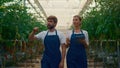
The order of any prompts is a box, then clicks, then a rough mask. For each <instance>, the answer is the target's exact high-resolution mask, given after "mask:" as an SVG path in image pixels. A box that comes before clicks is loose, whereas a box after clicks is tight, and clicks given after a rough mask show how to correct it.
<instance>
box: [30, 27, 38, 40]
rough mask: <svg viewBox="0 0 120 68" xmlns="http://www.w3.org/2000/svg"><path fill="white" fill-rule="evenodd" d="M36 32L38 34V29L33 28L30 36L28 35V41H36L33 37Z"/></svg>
mask: <svg viewBox="0 0 120 68" xmlns="http://www.w3.org/2000/svg"><path fill="white" fill-rule="evenodd" d="M36 32H38V27H35V28H34V29H33V31H32V32H31V33H30V35H29V40H30V41H33V40H36V39H37V38H36V37H35V36H34V35H35V33H36Z"/></svg>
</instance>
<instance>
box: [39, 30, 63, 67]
mask: <svg viewBox="0 0 120 68" xmlns="http://www.w3.org/2000/svg"><path fill="white" fill-rule="evenodd" d="M55 32H56V35H48V33H49V31H48V32H47V34H46V36H45V39H44V45H45V51H44V54H43V58H42V61H41V68H58V67H59V63H60V61H61V53H60V49H59V48H60V40H59V37H58V35H57V31H56V30H55Z"/></svg>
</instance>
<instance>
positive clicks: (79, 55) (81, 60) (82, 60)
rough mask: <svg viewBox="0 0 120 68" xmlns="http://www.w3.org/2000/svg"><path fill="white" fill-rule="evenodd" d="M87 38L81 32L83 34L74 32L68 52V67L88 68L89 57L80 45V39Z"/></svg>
mask: <svg viewBox="0 0 120 68" xmlns="http://www.w3.org/2000/svg"><path fill="white" fill-rule="evenodd" d="M80 38H85V35H84V34H83V32H82V31H81V34H74V30H73V32H72V35H71V39H70V47H69V50H68V52H67V67H68V68H87V56H86V51H85V47H84V45H83V44H82V43H80V41H79V39H80Z"/></svg>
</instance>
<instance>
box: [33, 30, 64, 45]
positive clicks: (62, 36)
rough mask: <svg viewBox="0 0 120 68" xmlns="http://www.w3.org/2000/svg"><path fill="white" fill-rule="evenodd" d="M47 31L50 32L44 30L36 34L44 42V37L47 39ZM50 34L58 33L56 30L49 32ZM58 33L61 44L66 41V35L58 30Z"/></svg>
mask: <svg viewBox="0 0 120 68" xmlns="http://www.w3.org/2000/svg"><path fill="white" fill-rule="evenodd" d="M47 32H48V30H47V31H42V32H40V33H38V34H37V35H35V37H36V38H37V39H38V40H42V42H44V39H45V36H46V34H47ZM48 35H56V31H53V32H48ZM57 35H58V37H59V40H60V44H64V43H66V37H65V35H64V34H63V33H62V32H60V31H57ZM43 44H44V43H43Z"/></svg>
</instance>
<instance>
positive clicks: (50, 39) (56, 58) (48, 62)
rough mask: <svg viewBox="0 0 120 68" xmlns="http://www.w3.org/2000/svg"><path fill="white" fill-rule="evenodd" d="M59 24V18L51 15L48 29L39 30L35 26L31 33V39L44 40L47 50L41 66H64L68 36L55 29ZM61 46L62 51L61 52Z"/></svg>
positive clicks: (45, 67) (59, 67)
mask: <svg viewBox="0 0 120 68" xmlns="http://www.w3.org/2000/svg"><path fill="white" fill-rule="evenodd" d="M56 25H57V18H56V17H55V16H49V17H48V18H47V28H48V30H47V31H42V32H40V33H38V34H37V35H35V33H36V32H38V27H35V28H34V29H33V31H32V32H31V33H30V35H29V40H35V39H37V40H39V39H41V40H42V41H43V44H44V47H45V50H44V54H43V58H42V60H41V68H64V58H65V53H66V46H65V43H66V38H65V36H64V34H63V33H62V32H60V31H58V30H56V29H55V27H56ZM60 46H61V48H62V52H60Z"/></svg>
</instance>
